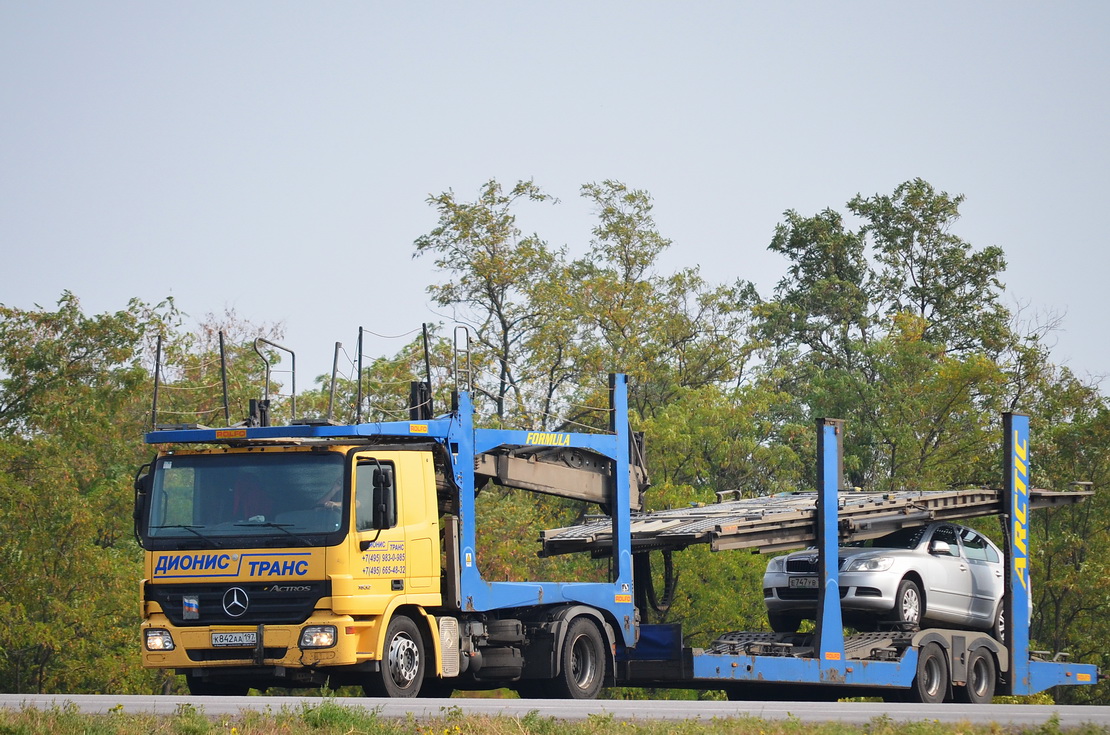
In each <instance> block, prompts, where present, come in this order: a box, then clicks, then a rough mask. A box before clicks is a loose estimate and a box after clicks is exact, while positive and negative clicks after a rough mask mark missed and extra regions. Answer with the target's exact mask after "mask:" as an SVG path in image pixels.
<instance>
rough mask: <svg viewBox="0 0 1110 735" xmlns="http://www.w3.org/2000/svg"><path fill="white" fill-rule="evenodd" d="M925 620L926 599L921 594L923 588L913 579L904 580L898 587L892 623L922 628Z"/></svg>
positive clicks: (892, 612)
mask: <svg viewBox="0 0 1110 735" xmlns="http://www.w3.org/2000/svg"><path fill="white" fill-rule="evenodd" d="M924 619H925V598H924V596H922V594H921V588H920V587H918V586H917V582H914V581H913V580H912V579H903V580H902V582H901V584H899V585H898V592H897V593H896V594H895V595H894V610H892V611H891V621H892V622H895V623H909V624H911V625H916V626H918V627H920V626H921V621H922V620H924Z"/></svg>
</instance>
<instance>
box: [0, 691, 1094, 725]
mask: <svg viewBox="0 0 1110 735" xmlns="http://www.w3.org/2000/svg"><path fill="white" fill-rule="evenodd" d="M323 701H325V700H323V699H321V698H320V697H161V696H139V695H127V696H111V695H88V694H86V695H69V696H63V695H42V694H0V707H4V708H9V709H19V708H22V707H31V706H33V707H36V708H38V709H49V708H51V707H55V706H62V705H64V704H66V703H72V704H73V705H75V706H76V707H77V708H78V709H79V710H80V711H81V712H84V713H88V714H97V713H106V712H108V711H110V710H112V709H113V708H116V707H119V706H121V705H122V707H123V709H124V711H126V712H131V713H142V712H152V713H156V714H173V713H174V712H176V711H177V709H178V708H179V707H180V706H181V705H186V704H187V705H192V706H194V707H197V708H200V709H202V710H203V711H204V713H205V714H208V715H234V714H236V713H238V712H239V711H241V710H248V709H250V710H266V709H271V710H273V711H280V710H281V709H282V708H283V707H287V708H289V709H290V710H294V711H295V710H300V709H301V708H302V707H303V706H309V707H312V706H315V705H317V704H320V703H321V702H323ZM327 701H332V702H335V703H337V704H340V705H343V706H346V707H362V708H365V709H368V710H377V711H378V713H379V714H380V715H381V716H383V717H397V718H403V717H406V716H407V715H410V714H411V715H413V716H414V717H418V718H425V717H429V718H430V717H437V716H441V715H443V714H444V713H445V711H447V710H448V709H450V710H451V711H452V712H455V711H461V712H463V713H465V714H469V715H489V716H496V715H505V716H508V717H523V716H525V715H527V714H528V713H529V712H535V713H536V714H538V715H539V716H541V717H554V718H556V719H568V720H569V719H585V718H586V717H588V716H590V715H594V714H597V715H607V714H610V713H611V714H612V715H613V717H615V718H616V719H618V720H686V719H691V720H692V719H702V720H710V719H712V718H714V717H758V718H761V719H766V720H781V719H786V718H788V717H793V718H796V719H799V720H801V721H803V722H834V721H835V722H848V723H855V724H863V723H866V722H869V721H870V720H873V719H875V718H876V717H882V716H887V717H890V718H891V719H893V720H895V721H897V722H920V721H925V720H935V721H939V722H952V723H957V722H969V723H972V724H981V725H986V724H990V723H992V722H993V723H998V724H999V725H1040V724H1043V723H1045V722H1047V721H1048V720H1049V719H1050V718H1052V717H1053V715H1055V716H1056V717H1058V718H1059V723H1060V725H1061V726H1062V727H1078V726H1080V725H1083V724H1094V725H1098V726H1101V727H1110V707H1074V706H1071V707H1065V706H1055V705H1004V704H989V705H970V704H942V705H936V704H930V705H925V704H890V703H883V702H876V703H860V702H681V701H672V700H648V701H644V700H639V701H615V700H592V701H585V702H580V701H570V700H564V699H372V698H354V697H351V698H346V697H334V698H330V700H327Z"/></svg>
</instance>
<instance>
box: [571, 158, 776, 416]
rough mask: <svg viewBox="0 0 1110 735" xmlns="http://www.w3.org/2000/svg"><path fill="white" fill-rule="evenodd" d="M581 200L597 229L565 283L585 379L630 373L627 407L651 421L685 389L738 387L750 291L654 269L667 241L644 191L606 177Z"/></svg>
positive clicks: (692, 271) (685, 272)
mask: <svg viewBox="0 0 1110 735" xmlns="http://www.w3.org/2000/svg"><path fill="white" fill-rule="evenodd" d="M582 196H583V197H585V198H586V199H587V200H589V201H591V202H592V203H593V205H594V211H595V214H596V215H597V218H598V224H597V225H596V226H595V227H594V229H593V236H594V237H593V240H592V241H591V243H590V249H589V252H588V254H587V256H586V257H585V258H582V259H579V260H576V261H574V262H573V263H571V264H570V265H569V267H568V275H567V277H566V278H565V279H564V282H565V283H566V284H567V285H566V288H567V290H568V292H569V300H570V304H571V308H572V311H573V313H574V314H575V315H576V316H577V319H578V320H579V323H580V324H581V328H580V331H579V335H580V336H579V344H578V345H577V346H576V349H575V352H574V361H575V362H577V363H578V364H580V365H581V366H582V367H581V370H582V372H583V374H585V375H590V374H594V375H599V374H604V373H607V372H609V371H610V370H619V371H621V372H625V373H628V375H629V377H630V385H631V394H630V397H629V400H630V404H631V406H632V407H633V408H634V409H635V410H636V411H637V412H638V413H639V414H640V415H642V416H645V417H646V416H650V415H652V414H653V413H654V412H655V411H657V410H660V409H662V408H663V407H664V406H665V405H666V404H667V403H668V402H669V401H671V400H672V399H673V398H674V397H675V396H676V395H677V393H678V392H679V391H680V390H681V389H683V388H696V387H700V386H709V385H739V384H740V383H741V382H742V381H743V379H744V369H745V366H746V364H747V360H748V356H749V353H750V347H749V345H748V342H747V332H748V323H749V316H750V310H751V306H752V304H753V303H754V302H755V300H756V295H755V289H754V287H753V286H752V285H751V284H750V283H748V282H745V281H739V280H738V281H737V282H736V283H734V284H732V285H729V286H712V285H710V284H708V283H707V282H706V281H705V280H704V279H703V278H702V277H701V275H700V273H699V272H698V269H697V268H686V269H682V270H680V271H677V272H675V273H673V274H671V275H669V276H664V275H661V274H660V273H658V265H659V264H658V259H659V257H660V255H661V254H662V253H663V252H664V251H666V250H667V248H669V247H670V245H671V241H670V240H668V239H666V238H665V237H663V236H662V235H661V234H660V233H659V231H658V229H657V227H656V224H655V219H654V216H653V214H652V209H653V204H652V200H651V197H650V195H649V194H648V193H647V192H645V191H643V190H638V189H630V188H629V187H627V186H626V185H625V184H623V183H621V182H618V181H611V180H610V181H604V182H602V183H600V184H597V183H593V184H586V185H584V186H583V187H582Z"/></svg>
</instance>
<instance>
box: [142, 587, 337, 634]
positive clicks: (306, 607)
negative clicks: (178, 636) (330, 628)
mask: <svg viewBox="0 0 1110 735" xmlns="http://www.w3.org/2000/svg"><path fill="white" fill-rule="evenodd" d="M233 587H238V588H239V589H240V590H242V591H243V593H245V594H246V598H247V601H248V602H247V610H246V612H245V613H243V614H242V615H240V616H239V617H232V616H231V615H228V614H227V612H226V611H225V610H224V605H223V601H224V595H225V593H227V591H228V590H230V589H231V588H233ZM330 595H331V582H329V581H317V582H298V583H291V584H284V583H278V582H268V583H254V584H148V585H147V586H146V598H147V600H149V601H151V602H157V603H158V604H159V605H161V606H162V610H163V611H164V612H165V613H166V617H168V618H169V619H170V622H172V623H173V624H174V625H177V626H181V627H188V626H197V625H258V624H259V623H263V624H266V625H274V624H292V625H296V624H299V623H303V622H304V621H306V620H308V616H309V615H311V614H312V611H313V610H314V609H315V608H316V603H317V602H318V601H319V600H320V598H321V597H328V596H330ZM186 598H190V599H194V598H195V600H196V607H195V609H196V618H195V619H186V618H185V599H186ZM189 607H190V609H192V608H193V605H192V604H190V605H189Z"/></svg>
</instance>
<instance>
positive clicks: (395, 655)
mask: <svg viewBox="0 0 1110 735" xmlns="http://www.w3.org/2000/svg"><path fill="white" fill-rule="evenodd" d="M419 668H420V650H419V649H418V648H417V647H416V643H414V642H413V640H412V639H411V638H409V637H408V636H407V635H406V634H404V633H399V634H397V636H395V637H394V638H393V641H392V642H391V643H390V644H389V675H390V676H391V677H392V678H393V682H394V683H395V684H397V686H399V687H401V688H404V687H407V686H408V685H410V684H412V682H413V680H414V679H415V678H416V672H417V670H418V669H419Z"/></svg>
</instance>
